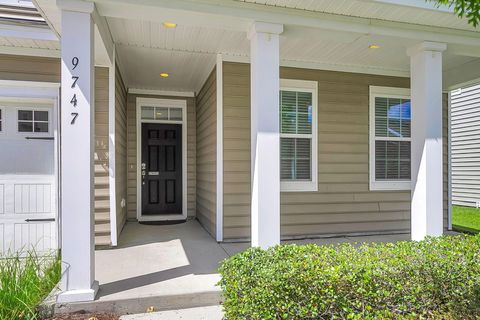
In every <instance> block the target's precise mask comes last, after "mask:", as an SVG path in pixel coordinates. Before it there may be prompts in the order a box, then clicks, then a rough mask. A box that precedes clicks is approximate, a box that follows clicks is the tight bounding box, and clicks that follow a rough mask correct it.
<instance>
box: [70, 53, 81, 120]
mask: <svg viewBox="0 0 480 320" xmlns="http://www.w3.org/2000/svg"><path fill="white" fill-rule="evenodd" d="M79 63H80V59H78V57H73V59H72V71H73V70H75V68H77V67H78V64H79ZM78 79H80V77H79V76H73V75H72V80H73V82H72V85H71V87H72V89H75V88H76V87H77V82H78ZM70 104H71V105H72V106H73V107H75V108H76V107H77V94H76V93H74V94H73V97H72V99H71V100H70ZM70 115H71V116H72V121H70V124H72V125H73V124H75V121H76V120H77V118H78V112H72V113H71V114H70Z"/></svg>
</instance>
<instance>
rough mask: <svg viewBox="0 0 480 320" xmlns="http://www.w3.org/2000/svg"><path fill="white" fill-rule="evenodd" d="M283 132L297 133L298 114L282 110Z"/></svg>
mask: <svg viewBox="0 0 480 320" xmlns="http://www.w3.org/2000/svg"><path fill="white" fill-rule="evenodd" d="M281 117H282V118H281V121H282V122H281V123H282V127H281V128H280V129H281V131H282V133H297V114H296V113H295V112H282V114H281Z"/></svg>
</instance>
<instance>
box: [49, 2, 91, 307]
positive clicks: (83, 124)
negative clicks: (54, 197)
mask: <svg viewBox="0 0 480 320" xmlns="http://www.w3.org/2000/svg"><path fill="white" fill-rule="evenodd" d="M57 5H58V6H59V7H60V8H61V9H62V39H61V49H62V85H61V88H62V102H61V105H62V106H61V218H62V230H61V231H62V264H63V265H64V269H65V274H64V276H63V278H62V290H63V292H62V294H60V295H59V297H58V302H76V301H89V300H93V299H94V298H95V294H96V292H97V289H98V283H96V282H95V275H94V274H95V273H94V270H95V260H94V230H93V228H94V210H93V208H94V205H93V186H94V184H93V177H94V176H93V151H94V101H95V100H94V56H93V30H94V29H93V28H94V26H93V21H92V17H91V13H92V12H93V9H94V4H93V3H89V2H83V1H72V0H66V1H63V0H58V1H57Z"/></svg>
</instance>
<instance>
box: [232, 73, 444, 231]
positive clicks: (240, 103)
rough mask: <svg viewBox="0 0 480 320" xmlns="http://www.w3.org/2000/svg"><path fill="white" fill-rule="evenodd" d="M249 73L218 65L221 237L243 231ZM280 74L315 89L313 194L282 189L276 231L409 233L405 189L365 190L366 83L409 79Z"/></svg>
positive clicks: (397, 83)
mask: <svg viewBox="0 0 480 320" xmlns="http://www.w3.org/2000/svg"><path fill="white" fill-rule="evenodd" d="M249 73H250V70H249V65H247V64H238V63H225V64H224V106H223V107H224V126H225V127H224V236H225V238H226V239H228V238H231V239H232V238H246V237H249V235H250V76H249ZM280 74H281V77H282V78H285V79H300V80H313V81H317V82H318V88H319V92H318V103H319V115H318V153H319V154H318V184H319V185H318V192H289V193H282V194H281V233H282V236H295V235H319V234H349V233H374V232H388V231H391V232H409V230H410V192H408V191H406V192H405V191H370V190H369V171H368V170H369V162H368V159H369V146H368V143H369V139H368V135H369V131H368V128H369V117H368V112H369V111H368V110H369V86H370V85H374V86H391V87H409V84H410V82H409V79H407V78H397V77H386V76H377V75H366V74H351V73H342V72H332V71H319V70H308V69H296V68H281V69H280ZM444 121H446V118H444ZM444 157H446V151H445V152H444ZM445 166H446V161H445ZM445 177H446V175H445ZM445 195H446V191H445ZM445 201H446V199H445ZM445 203H446V202H445ZM446 212H447V210H446V207H445V213H446Z"/></svg>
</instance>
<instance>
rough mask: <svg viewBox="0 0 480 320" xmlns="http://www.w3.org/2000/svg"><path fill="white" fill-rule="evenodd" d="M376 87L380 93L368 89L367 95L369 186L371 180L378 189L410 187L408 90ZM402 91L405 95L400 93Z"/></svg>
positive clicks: (409, 112) (409, 107)
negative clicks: (368, 115) (369, 106)
mask: <svg viewBox="0 0 480 320" xmlns="http://www.w3.org/2000/svg"><path fill="white" fill-rule="evenodd" d="M389 89H390V91H391V93H389ZM377 90H379V91H380V92H375V91H374V92H373V94H372V91H371V98H370V99H371V108H370V112H371V117H370V119H371V123H370V133H371V141H370V144H371V146H370V149H371V154H370V156H371V160H370V161H371V162H372V163H371V172H370V175H371V184H370V185H371V187H372V180H373V183H374V188H377V189H397V188H398V189H403V188H404V187H407V188H409V184H410V180H411V165H410V164H411V120H412V116H411V104H410V97H409V94H408V95H407V94H406V93H407V91H406V90H407V89H398V88H383V89H381V90H380V89H377ZM402 92H403V93H404V95H401V94H399V93H402ZM372 167H373V168H372ZM372 169H373V170H372ZM372 175H373V177H372ZM372 178H373V179H372ZM390 182H391V184H388V183H390ZM375 183H376V185H375ZM402 183H404V184H402Z"/></svg>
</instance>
